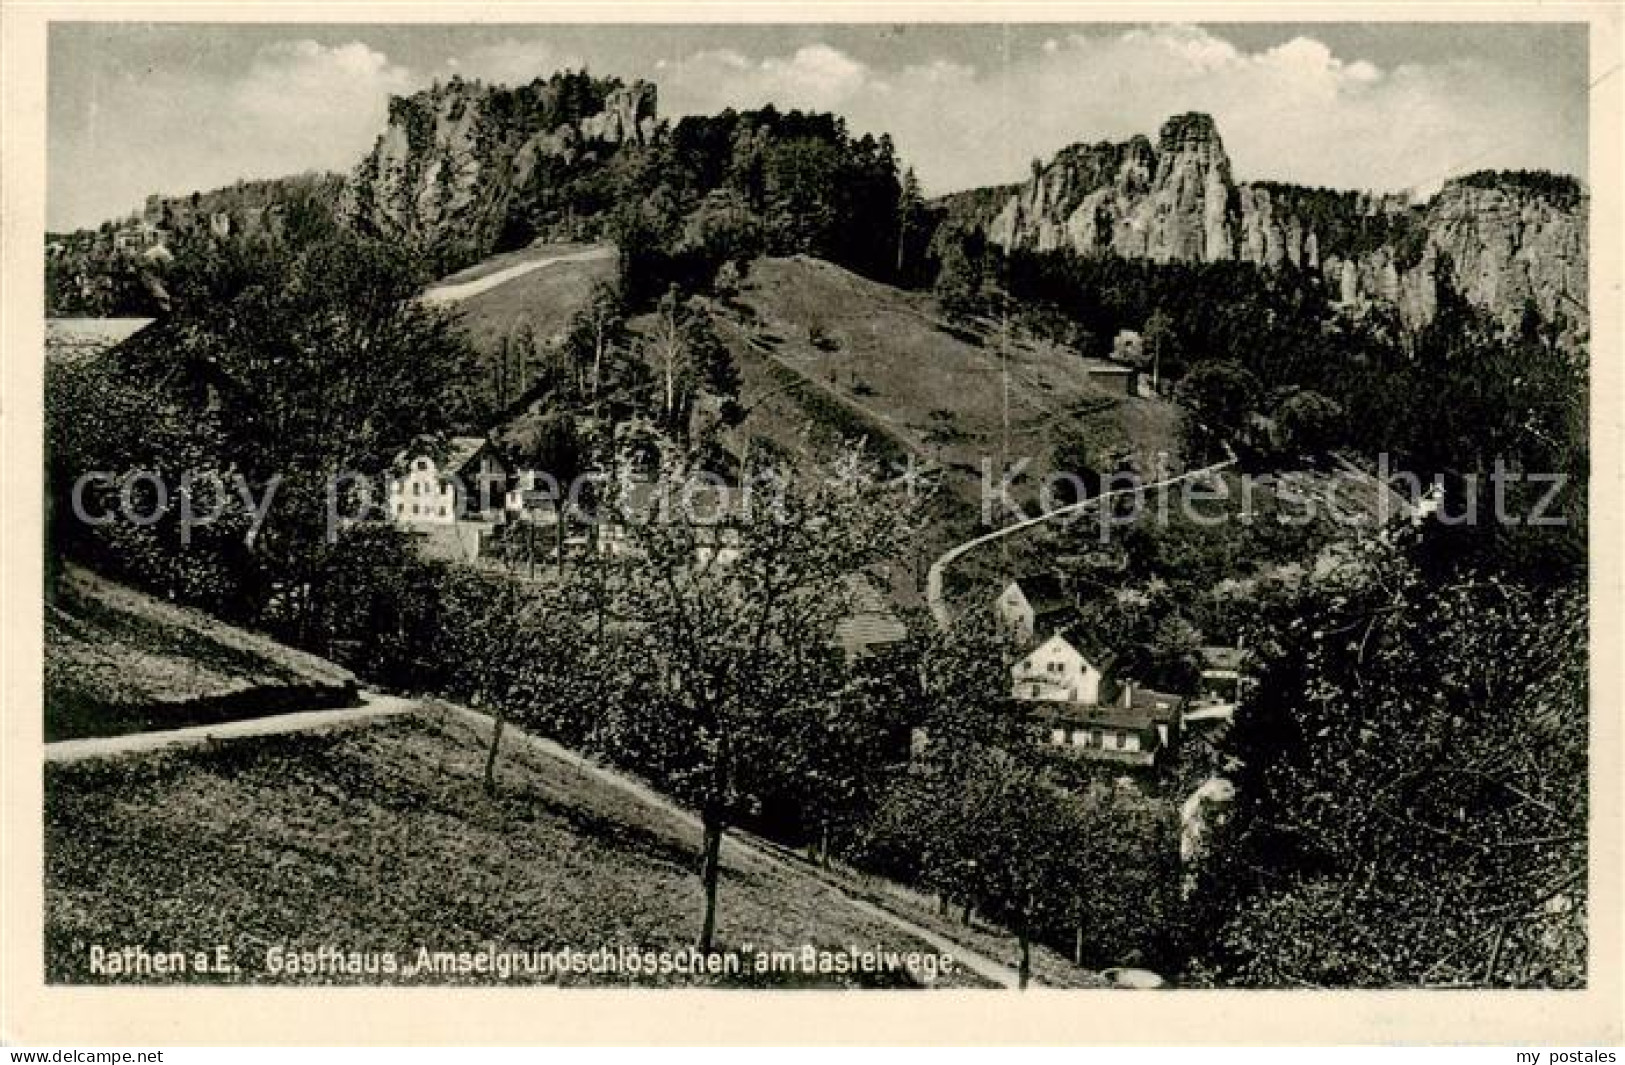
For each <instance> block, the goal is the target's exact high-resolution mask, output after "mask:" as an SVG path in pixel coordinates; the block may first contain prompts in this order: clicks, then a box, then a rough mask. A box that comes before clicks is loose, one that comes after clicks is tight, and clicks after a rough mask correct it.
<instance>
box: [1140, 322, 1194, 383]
mask: <svg viewBox="0 0 1625 1065" xmlns="http://www.w3.org/2000/svg"><path fill="white" fill-rule="evenodd" d="M1140 340H1141V361H1142V364H1143V365H1142V368H1148V369H1150V371H1151V385H1152V387H1153V388H1155V387H1158V386H1160V385H1161V383H1162V380H1163V378H1165V377H1168V378H1174V379H1176V380H1177V379H1178V378H1179V376H1180V375H1181V374H1183V373H1184V372H1185V358H1184V354H1183V352H1182V350H1181V347H1180V343H1179V334H1178V333H1177V332H1175V331H1174V320H1173V318H1172V317H1170V316H1169V315H1168V313H1167V312H1166V311H1164V310H1163V309H1162V308H1161V307H1158V308H1157V309H1156V310H1155V311H1152V312H1151V317H1149V318H1147V319H1146V320H1145V332H1144V333H1143V334H1142V335H1141V338H1140Z"/></svg>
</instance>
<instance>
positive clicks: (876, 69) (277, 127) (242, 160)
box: [46, 23, 1591, 230]
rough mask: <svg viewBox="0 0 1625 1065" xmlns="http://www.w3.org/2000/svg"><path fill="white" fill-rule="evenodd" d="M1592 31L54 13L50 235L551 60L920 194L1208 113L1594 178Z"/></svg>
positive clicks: (996, 179) (1398, 151) (1303, 179)
mask: <svg viewBox="0 0 1625 1065" xmlns="http://www.w3.org/2000/svg"><path fill="white" fill-rule="evenodd" d="M1587 55H1588V52H1587V41H1586V27H1585V26H1584V25H1583V24H1497V23H1479V24H1473V25H1451V24H1403V23H1361V24H1352V23H1306V24H1296V25H1287V24H1277V23H1270V24H1262V23H1233V24H1206V25H1200V26H1197V25H1173V24H1150V25H1122V24H1101V23H1095V24H1088V23H1084V24H1076V23H1074V24H1069V25H1040V24H1021V25H997V24H988V25H952V26H951V25H928V24H927V25H922V24H912V25H883V24H875V25H864V26H856V25H817V24H813V25H761V26H752V25H732V26H648V25H644V26H633V25H620V26H606V25H598V26H548V25H506V26H505V25H482V26H470V25H461V26H435V25H394V26H382V25H349V24H328V25H297V24H254V25H243V24H235V25H224V24H217V25H211V24H196V23H193V24H174V23H169V24H161V23H56V24H54V25H53V26H52V28H51V36H50V52H49V56H48V64H49V67H48V82H49V84H48V92H47V110H48V116H47V168H48V175H49V176H48V181H49V185H48V195H47V205H46V213H47V225H48V227H49V228H51V229H53V230H61V229H71V228H75V227H78V226H90V225H95V224H98V223H100V222H101V221H104V220H106V219H109V218H116V217H120V216H123V215H127V214H128V213H130V212H131V211H132V210H134V209H136V208H138V207H139V205H140V204H141V202H142V201H143V200H144V199H145V197H146V196H147V194H149V193H152V192H161V193H165V194H182V193H187V192H191V191H193V190H194V189H209V188H215V187H218V186H221V185H226V184H230V183H231V182H232V181H234V180H237V179H239V178H255V177H275V176H278V175H283V174H290V173H297V172H300V171H304V170H312V169H315V170H338V171H345V172H347V171H349V170H350V169H351V168H352V167H353V166H354V165H355V163H356V162H357V161H358V160H359V159H360V157H361V156H362V155H363V154H365V153H366V152H367V151H368V150H369V149H370V147H371V146H372V143H373V141H374V139H375V138H376V137H377V136H378V134H379V132H380V131H381V130H382V128H383V125H384V120H385V116H386V114H387V107H388V98H389V96H390V95H391V94H403V93H410V92H412V91H414V90H416V89H419V88H422V87H425V86H428V85H430V84H432V83H433V82H434V81H436V80H442V81H443V80H445V79H447V78H449V77H450V76H451V75H453V74H460V75H462V76H463V77H464V78H475V77H478V78H483V79H484V80H486V81H488V82H497V83H503V84H518V83H521V82H526V81H529V80H531V79H532V78H534V77H538V76H544V75H546V74H549V73H552V72H553V71H555V70H559V69H561V68H564V67H571V68H582V67H585V68H587V69H589V70H591V71H592V72H593V73H595V74H599V75H611V74H613V75H616V76H619V77H621V78H623V79H625V80H632V79H634V78H642V79H645V80H649V81H653V82H655V83H656V84H657V85H658V87H659V94H660V113H661V114H662V116H664V117H670V118H677V117H680V116H682V115H685V114H703V113H711V112H715V111H718V110H721V109H722V108H724V107H730V106H731V107H736V108H745V107H758V106H761V105H763V104H766V103H769V102H771V103H773V104H776V105H777V106H779V107H780V108H781V109H785V108H790V107H801V108H804V109H806V108H812V109H818V110H830V111H835V112H837V113H840V114H842V115H844V116H846V118H847V121H848V125H849V128H851V129H852V130H853V131H854V132H872V133H875V134H879V133H881V132H889V133H890V134H891V135H892V137H893V139H894V140H895V142H896V144H897V148H898V152H899V154H900V155H901V156H902V158H903V161H904V162H905V163H906V164H908V165H911V166H913V167H914V168H915V170H916V172H917V173H918V175H919V178H920V181H921V183H922V185H923V187H924V188H925V190H926V191H927V192H928V193H929V194H933V195H934V194H940V193H944V192H951V191H955V190H958V189H963V188H971V187H974V186H977V185H985V184H994V183H1002V182H1008V181H1014V180H1019V179H1021V178H1022V177H1024V176H1025V174H1026V171H1027V167H1028V163H1029V162H1030V161H1031V160H1032V159H1034V158H1048V157H1049V156H1050V155H1052V154H1053V153H1054V152H1055V151H1057V150H1058V149H1060V148H1062V147H1065V146H1066V145H1068V144H1073V143H1077V142H1079V141H1096V140H1103V139H1109V140H1121V139H1123V138H1126V137H1128V136H1130V135H1132V134H1134V133H1145V134H1147V135H1150V136H1152V137H1153V138H1155V135H1156V131H1157V128H1158V127H1159V126H1160V125H1161V123H1162V122H1163V121H1164V120H1165V119H1167V118H1168V117H1169V116H1170V115H1174V114H1178V113H1180V112H1184V111H1190V110H1201V111H1206V112H1208V113H1210V114H1212V115H1213V116H1214V119H1215V121H1216V122H1217V124H1218V128H1219V132H1220V135H1221V136H1222V138H1223V139H1224V143H1225V147H1226V149H1227V150H1228V152H1229V155H1230V158H1231V163H1232V168H1233V171H1234V173H1235V176H1236V177H1237V179H1238V180H1250V179H1266V178H1267V179H1272V180H1280V181H1292V182H1298V183H1303V184H1312V185H1328V186H1333V187H1338V188H1358V189H1372V190H1379V191H1398V190H1407V189H1408V190H1411V191H1412V192H1413V193H1415V194H1419V195H1426V194H1429V193H1431V192H1432V191H1433V190H1435V189H1436V188H1437V187H1438V185H1439V184H1440V183H1441V182H1442V181H1443V179H1444V178H1446V177H1449V176H1451V175H1454V174H1459V173H1465V172H1467V171H1470V170H1477V169H1483V168H1487V167H1494V168H1523V169H1546V170H1553V171H1558V172H1561V173H1568V174H1574V175H1576V176H1579V177H1582V178H1583V177H1584V176H1585V163H1586V121H1587V100H1588V95H1589V85H1590V82H1591V77H1590V74H1589V72H1588V70H1587Z"/></svg>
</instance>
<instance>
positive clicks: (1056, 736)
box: [1049, 728, 1066, 747]
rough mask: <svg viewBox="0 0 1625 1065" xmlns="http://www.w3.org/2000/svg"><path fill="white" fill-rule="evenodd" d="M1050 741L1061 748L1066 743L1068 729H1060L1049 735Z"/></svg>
mask: <svg viewBox="0 0 1625 1065" xmlns="http://www.w3.org/2000/svg"><path fill="white" fill-rule="evenodd" d="M1049 741H1050V742H1051V743H1053V744H1054V745H1055V746H1057V747H1060V746H1062V745H1064V744H1065V743H1066V729H1064V728H1058V729H1056V730H1055V731H1053V732H1051V733H1050V734H1049Z"/></svg>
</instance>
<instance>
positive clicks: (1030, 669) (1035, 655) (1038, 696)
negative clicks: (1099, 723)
mask: <svg viewBox="0 0 1625 1065" xmlns="http://www.w3.org/2000/svg"><path fill="white" fill-rule="evenodd" d="M1011 679H1012V691H1011V694H1012V695H1013V696H1014V697H1015V698H1017V699H1020V700H1024V701H1034V702H1060V703H1085V704H1089V705H1094V704H1096V703H1099V702H1100V682H1101V680H1102V679H1104V674H1103V673H1102V671H1101V670H1100V668H1099V667H1098V666H1096V665H1095V664H1094V663H1092V662H1090V661H1089V660H1088V659H1087V658H1085V657H1084V655H1083V652H1082V651H1079V650H1078V649H1077V648H1076V647H1074V646H1072V644H1071V643H1069V642H1067V639H1066V637H1065V636H1062V635H1061V634H1059V633H1057V634H1056V635H1054V636H1051V637H1050V638H1049V639H1047V640H1045V641H1044V642H1043V643H1041V644H1039V645H1038V646H1037V647H1035V648H1033V650H1032V651H1031V652H1030V653H1029V654H1028V655H1027V657H1025V658H1023V659H1022V660H1021V661H1019V662H1017V663H1016V664H1015V666H1014V668H1013V669H1012V670H1011Z"/></svg>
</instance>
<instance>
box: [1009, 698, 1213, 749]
mask: <svg viewBox="0 0 1625 1065" xmlns="http://www.w3.org/2000/svg"><path fill="white" fill-rule="evenodd" d="M1184 703H1185V700H1184V698H1183V697H1182V696H1178V695H1171V694H1168V693H1166V692H1158V691H1153V690H1151V689H1149V688H1141V687H1139V686H1138V685H1134V684H1129V683H1126V684H1124V685H1122V687H1121V690H1120V692H1119V694H1118V698H1117V699H1115V700H1113V701H1112V702H1110V703H1104V704H1103V703H1095V704H1086V703H1070V702H1046V703H1042V704H1034V705H1033V706H1032V707H1031V708H1030V710H1029V716H1030V718H1031V720H1032V721H1033V722H1034V724H1035V725H1036V726H1037V727H1038V729H1039V731H1040V733H1041V735H1042V736H1043V739H1044V742H1045V743H1046V744H1047V745H1048V746H1050V747H1052V748H1055V749H1057V750H1064V751H1065V752H1067V753H1068V754H1074V755H1077V756H1080V757H1083V758H1087V759H1089V760H1090V761H1097V762H1110V763H1114V764H1118V765H1132V766H1152V765H1155V764H1156V763H1157V761H1158V760H1159V759H1160V758H1163V757H1166V755H1167V754H1169V753H1171V752H1173V751H1174V750H1176V749H1177V748H1178V746H1179V733H1180V722H1181V714H1182V710H1183V707H1184Z"/></svg>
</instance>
